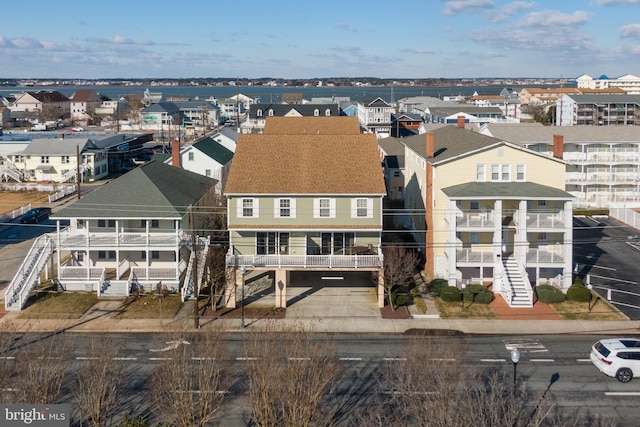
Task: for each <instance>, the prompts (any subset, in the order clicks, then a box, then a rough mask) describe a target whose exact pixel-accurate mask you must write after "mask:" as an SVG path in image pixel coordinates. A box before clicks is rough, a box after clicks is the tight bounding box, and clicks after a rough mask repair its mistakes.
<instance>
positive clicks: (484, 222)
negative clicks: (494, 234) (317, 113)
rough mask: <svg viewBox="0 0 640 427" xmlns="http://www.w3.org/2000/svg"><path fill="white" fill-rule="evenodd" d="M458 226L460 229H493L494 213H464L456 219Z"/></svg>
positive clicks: (487, 211) (481, 211) (488, 211)
mask: <svg viewBox="0 0 640 427" xmlns="http://www.w3.org/2000/svg"><path fill="white" fill-rule="evenodd" d="M456 226H457V227H458V228H484V227H487V228H493V226H494V221H493V211H492V210H486V211H483V210H479V211H471V212H463V213H462V216H460V214H459V215H458V216H457V217H456Z"/></svg>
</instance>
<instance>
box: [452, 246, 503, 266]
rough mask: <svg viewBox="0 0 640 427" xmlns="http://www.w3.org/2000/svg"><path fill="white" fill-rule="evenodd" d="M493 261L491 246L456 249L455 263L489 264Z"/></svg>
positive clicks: (460, 264)
mask: <svg viewBox="0 0 640 427" xmlns="http://www.w3.org/2000/svg"><path fill="white" fill-rule="evenodd" d="M493 262H494V255H493V250H492V249H491V248H489V249H487V248H460V249H457V250H456V264H458V265H459V266H464V265H463V264H473V265H477V264H490V263H493Z"/></svg>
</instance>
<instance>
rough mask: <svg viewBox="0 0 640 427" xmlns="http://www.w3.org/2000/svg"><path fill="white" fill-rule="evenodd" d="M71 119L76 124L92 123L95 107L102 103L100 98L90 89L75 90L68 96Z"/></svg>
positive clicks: (85, 124)
mask: <svg viewBox="0 0 640 427" xmlns="http://www.w3.org/2000/svg"><path fill="white" fill-rule="evenodd" d="M69 103H70V112H71V120H72V121H73V122H75V123H77V124H81V125H83V126H87V125H89V124H92V121H93V116H94V115H95V113H96V109H97V108H99V107H100V106H101V105H102V99H101V98H100V96H99V95H98V94H97V93H96V91H95V90H92V89H80V90H77V91H76V92H75V93H74V94H73V95H71V97H70V98H69Z"/></svg>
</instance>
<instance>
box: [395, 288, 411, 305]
mask: <svg viewBox="0 0 640 427" xmlns="http://www.w3.org/2000/svg"><path fill="white" fill-rule="evenodd" d="M401 290H402V288H401V287H399V286H397V287H395V288H394V289H393V290H392V291H391V301H392V302H393V306H394V307H400V306H402V305H406V304H407V303H408V302H409V297H408V296H407V294H406V293H404V292H400V291H401Z"/></svg>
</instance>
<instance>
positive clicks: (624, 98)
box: [566, 94, 640, 105]
mask: <svg viewBox="0 0 640 427" xmlns="http://www.w3.org/2000/svg"><path fill="white" fill-rule="evenodd" d="M566 96H568V97H569V98H571V99H573V100H574V101H575V102H577V103H579V104H596V105H602V104H640V95H619V94H612V95H566Z"/></svg>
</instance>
